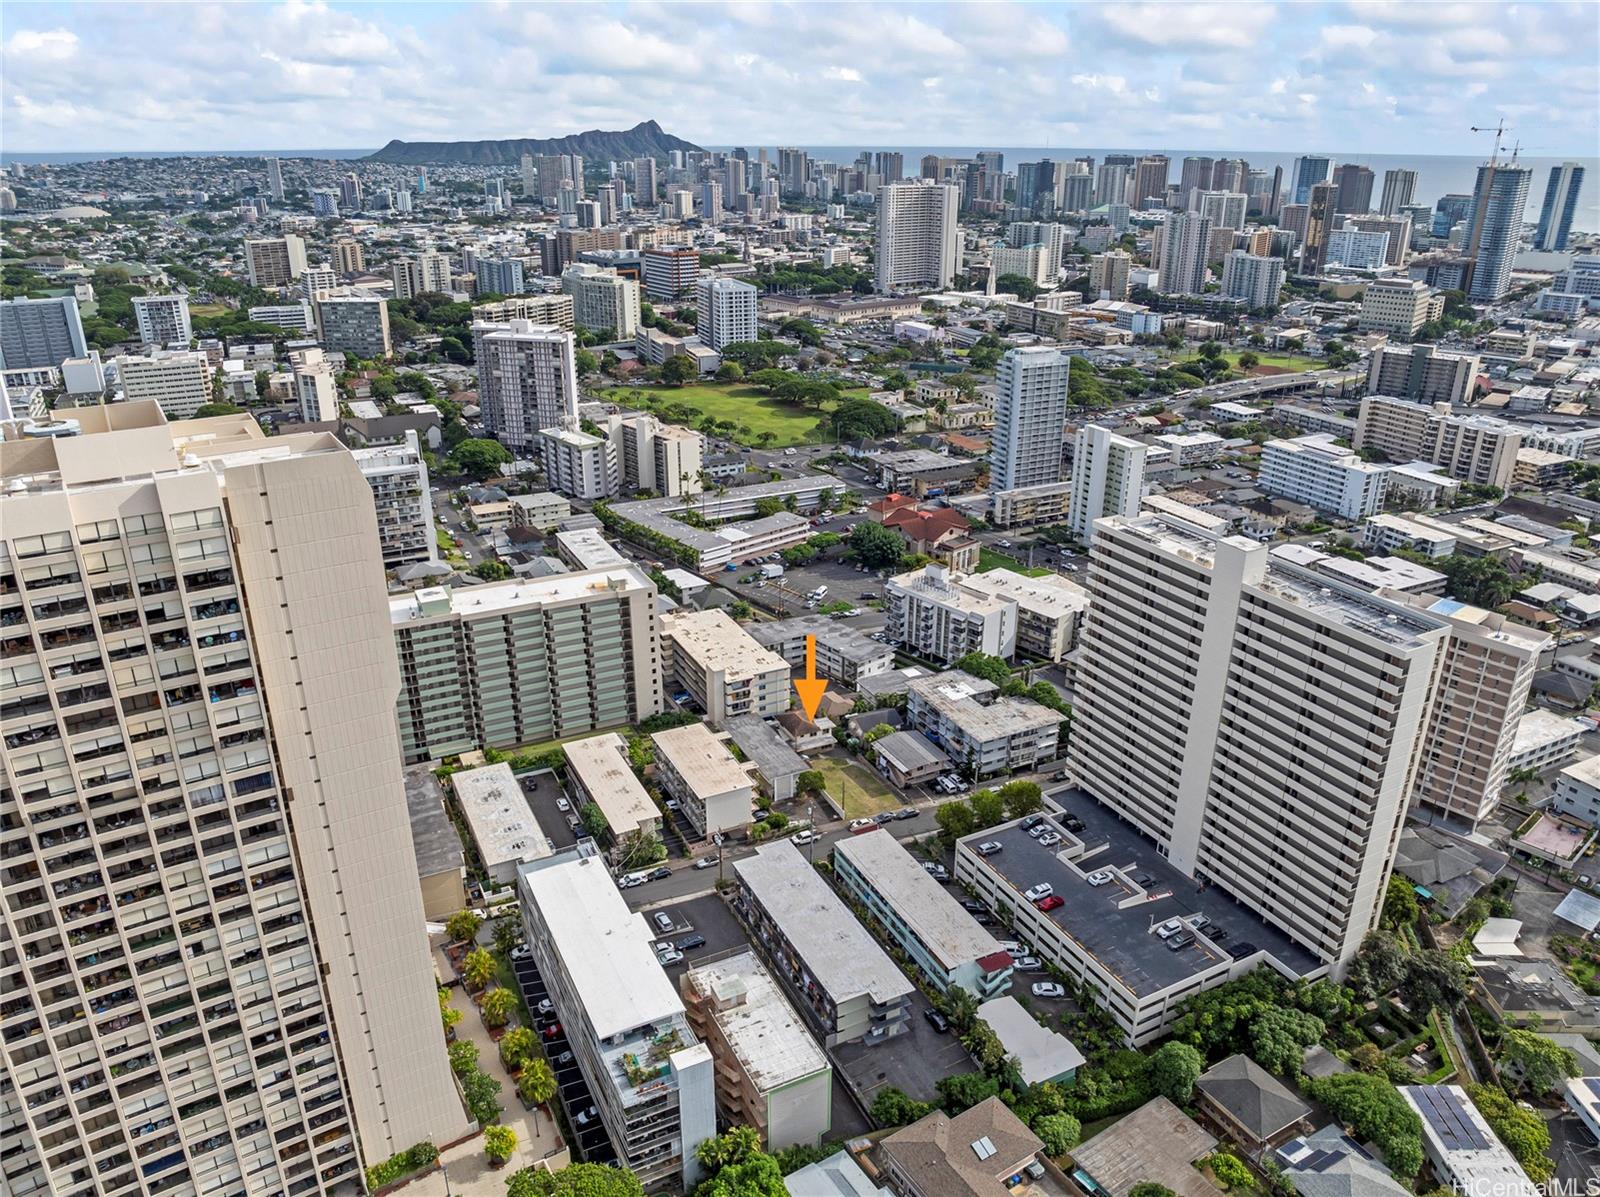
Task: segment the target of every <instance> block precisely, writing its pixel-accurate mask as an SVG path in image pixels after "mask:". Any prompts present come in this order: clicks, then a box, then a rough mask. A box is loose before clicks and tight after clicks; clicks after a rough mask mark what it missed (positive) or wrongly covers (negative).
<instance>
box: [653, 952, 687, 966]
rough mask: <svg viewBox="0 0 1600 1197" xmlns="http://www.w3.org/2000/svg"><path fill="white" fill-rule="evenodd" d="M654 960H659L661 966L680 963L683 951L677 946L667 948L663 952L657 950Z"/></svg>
mask: <svg viewBox="0 0 1600 1197" xmlns="http://www.w3.org/2000/svg"><path fill="white" fill-rule="evenodd" d="M656 960H657V961H659V962H660V964H661V967H662V968H668V967H670V966H671V965H674V964H681V963H682V962H683V953H682V952H680V951H678V949H677V948H668V949H667V950H666V951H665V952H657V953H656Z"/></svg>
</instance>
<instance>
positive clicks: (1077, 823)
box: [1061, 815, 1083, 832]
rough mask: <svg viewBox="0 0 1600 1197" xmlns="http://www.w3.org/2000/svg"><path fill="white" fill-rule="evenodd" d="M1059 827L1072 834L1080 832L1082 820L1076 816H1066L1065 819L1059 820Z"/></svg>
mask: <svg viewBox="0 0 1600 1197" xmlns="http://www.w3.org/2000/svg"><path fill="white" fill-rule="evenodd" d="M1061 826H1063V827H1065V828H1066V829H1067V830H1068V831H1072V832H1078V831H1082V830H1083V820H1082V819H1080V818H1078V816H1077V815H1068V816H1067V817H1066V818H1064V819H1062V820H1061Z"/></svg>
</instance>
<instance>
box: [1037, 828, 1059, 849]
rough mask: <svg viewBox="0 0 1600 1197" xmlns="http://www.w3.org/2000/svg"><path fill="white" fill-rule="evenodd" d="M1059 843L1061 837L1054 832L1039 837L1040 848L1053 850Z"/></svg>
mask: <svg viewBox="0 0 1600 1197" xmlns="http://www.w3.org/2000/svg"><path fill="white" fill-rule="evenodd" d="M1060 842H1061V836H1060V835H1059V834H1057V833H1056V832H1054V831H1047V832H1045V833H1044V834H1043V835H1041V836H1040V837H1039V846H1040V847H1041V848H1054V847H1055V846H1056V845H1057V844H1059V843H1060Z"/></svg>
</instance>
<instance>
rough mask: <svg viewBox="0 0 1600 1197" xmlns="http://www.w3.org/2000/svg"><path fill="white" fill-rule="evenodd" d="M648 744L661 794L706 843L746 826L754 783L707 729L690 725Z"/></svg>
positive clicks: (742, 767) (662, 735)
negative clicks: (652, 745) (674, 802)
mask: <svg viewBox="0 0 1600 1197" xmlns="http://www.w3.org/2000/svg"><path fill="white" fill-rule="evenodd" d="M650 738H651V739H652V740H654V741H655V745H656V777H657V780H659V781H660V783H661V789H662V791H663V792H664V793H665V794H666V795H667V796H668V797H669V798H673V799H676V800H677V802H678V805H679V808H680V810H681V811H682V814H683V816H684V818H686V819H688V820H689V823H690V825H691V826H693V827H694V829H695V830H696V831H698V832H699V833H700V834H701V835H702V836H704V837H705V838H706V839H708V840H709V839H710V838H711V837H712V836H714V835H716V834H718V833H719V832H725V831H737V830H739V829H740V828H743V827H748V826H749V825H750V812H751V810H752V809H753V804H754V802H755V780H754V778H752V777H751V776H750V772H749V771H748V770H747V769H746V768H745V766H743V765H741V764H740V763H739V761H738V759H737V758H736V757H735V756H734V755H733V753H731V752H730V751H728V747H727V745H726V744H725V743H724V742H723V741H722V740H720V739H718V738H717V736H716V735H714V734H713V733H712V731H711V729H710V728H708V727H707V726H706V725H705V724H704V723H689V724H685V725H684V726H683V727H674V728H671V729H670V730H668V731H664V732H656V733H655V734H654V735H653V736H651V737H650Z"/></svg>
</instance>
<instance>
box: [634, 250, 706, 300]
mask: <svg viewBox="0 0 1600 1197" xmlns="http://www.w3.org/2000/svg"><path fill="white" fill-rule="evenodd" d="M640 262H641V272H642V273H643V275H644V289H645V292H646V293H647V294H648V295H649V296H650V298H651V299H681V298H683V297H684V296H686V295H689V294H690V293H692V292H693V291H694V287H695V282H696V281H697V280H698V279H699V277H700V251H699V250H696V249H693V248H689V247H685V246H679V245H652V246H650V247H649V248H648V249H646V250H644V252H643V253H642V254H641V255H640Z"/></svg>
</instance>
